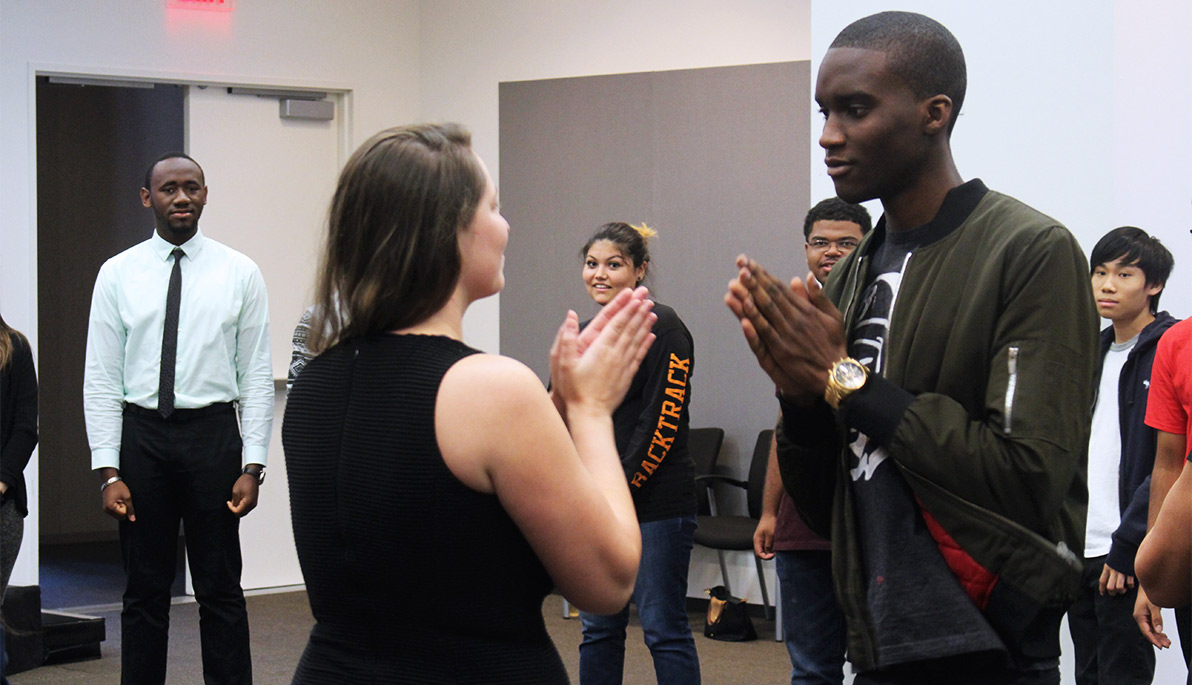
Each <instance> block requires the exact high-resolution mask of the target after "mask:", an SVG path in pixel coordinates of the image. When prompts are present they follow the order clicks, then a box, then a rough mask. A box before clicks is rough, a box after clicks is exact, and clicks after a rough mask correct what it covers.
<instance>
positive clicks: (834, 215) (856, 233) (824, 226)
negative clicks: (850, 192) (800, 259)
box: [803, 197, 872, 285]
mask: <svg viewBox="0 0 1192 685" xmlns="http://www.w3.org/2000/svg"><path fill="white" fill-rule="evenodd" d="M871 226H872V221H871V219H870V218H869V212H868V211H867V210H866V209H865V208H864V207H862V206H861V205H855V204H853V203H851V202H845V201H844V200H841V199H840V198H838V197H830V198H828V199H827V200H823V201H821V202H820V203H819V204H817V205H816V206H814V207H812V208H811V211H810V212H807V218H806V219H804V220H803V238H804V240H806V241H807V243H806V244H805V245H804V246H803V249H805V250H806V251H807V268H808V269H811V273H813V274H815V280H817V281H819V282H820V284H821V285H822V284H824V283H827V282H828V273H829V272H831V271H832V267H833V266H835V265H836V262H838V261H840V260H841V259H844V258H845V256H846V255H848V253H850V252H852V251H853V250H855V249H857V245H859V244H860V243H861V238H863V237H864V236H865V234H866V233H868V232H869V229H870V227H871Z"/></svg>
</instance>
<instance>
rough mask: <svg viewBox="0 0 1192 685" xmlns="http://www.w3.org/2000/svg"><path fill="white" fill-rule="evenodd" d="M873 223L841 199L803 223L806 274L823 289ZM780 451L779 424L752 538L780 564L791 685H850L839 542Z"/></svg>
mask: <svg viewBox="0 0 1192 685" xmlns="http://www.w3.org/2000/svg"><path fill="white" fill-rule="evenodd" d="M871 226H872V220H871V219H870V217H869V212H868V211H866V209H865V208H864V207H862V206H861V205H855V204H852V203H851V202H845V201H844V200H841V199H840V198H838V197H832V198H829V199H827V200H823V201H822V202H820V203H819V204H817V205H816V206H814V207H812V208H811V211H810V212H807V218H805V219H804V220H803V239H804V240H805V241H806V242H805V244H804V246H803V247H804V249H805V251H806V254H807V268H808V269H810V270H811V273H812V274H813V275H814V276H815V279H816V280H817V281H819V282H820V283H821V284H822V283H826V282H827V281H828V274H829V273H831V271H832V267H833V266H835V264H836V262H838V261H839V260H841V259H844V257H845V256H846V255H848V253H850V252H852V251H853V250H855V249H857V245H858V244H860V242H861V238H863V237H864V236H865V234H866V233H868V232H869V229H870V227H871ZM778 445H782V447H783V449H788V448H789V447H790V442H789V441H788V440H786V439H785V436H783V435H782V422H781V421H779V422H778V428H777V430H776V431H775V438H774V440H771V442H770V463H769V465H768V466H767V467H766V487H765V493H764V494H763V496H762V515H761V519H760V520H759V521H758V524H757V529H756V530H755V531H754V533H753V551H754V553H756V554H757V556H758V557H760V558H762V559H774V568H775V570H776V571H777V574H778V591H779V592H778V594H779V597H781V598H782V606H780V607H778V610H779V611H781V612H782V626H783V633H784V635H783V638H784V639H785V641H786V651H787V653H788V654H790V658H791V685H803V684H804V683H837V684H838V683H842V682H844V650H845V626H844V614H843V613H842V612H841V611H840V606H839V605H838V604H837V603H836V595H835V594H834V591H833V589H832V552H831V550H832V543H831V542H829V541H828V540H827V539H825V538H823V537H821V536H819V535H817V534H816V533H815V532H814V531H812V530H811V529H810V528H808V527H807V524H806V523H804V522H803V519H802V518H801V517H800V516H799V513H798V512H797V511H796V510H795V503H794V501H793V500H791V498H790V495H788V494H787V493H786V490H785V489H784V488H783V487H782V476H781V475H780V474H779V472H778Z"/></svg>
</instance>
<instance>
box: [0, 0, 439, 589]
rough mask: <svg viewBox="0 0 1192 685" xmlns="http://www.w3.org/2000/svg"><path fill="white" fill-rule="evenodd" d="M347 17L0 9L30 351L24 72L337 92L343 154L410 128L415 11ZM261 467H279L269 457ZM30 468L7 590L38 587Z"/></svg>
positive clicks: (7, 159) (55, 2) (8, 181)
mask: <svg viewBox="0 0 1192 685" xmlns="http://www.w3.org/2000/svg"><path fill="white" fill-rule="evenodd" d="M347 6H348V5H347V4H346V3H343V2H339V1H338V0H303V1H301V2H298V1H294V0H252V1H251V2H238V3H236V7H235V10H234V11H233V12H229V13H221V12H204V11H196V10H167V9H166V2H165V0H103V1H100V2H87V3H80V2H76V1H74V0H0V207H2V208H3V221H0V311H3V313H4V318H5V320H6V321H7V322H8V323H9V324H10V325H12V326H14V327H16V328H18V329H20V330H22V331H24V332H25V333H26V334H27V335H29V337H30V339H31V341H32V343H33V347H34V349H35V350H36V349H37V347H38V344H37V342H38V341H37V327H38V321H37V285H36V278H37V276H38V275H37V273H36V268H37V245H36V235H37V225H36V218H35V204H36V202H35V188H34V185H33V183H34V178H35V161H36V145H35V141H36V138H35V131H34V101H33V92H34V91H33V74H34V71H35V70H43V71H48V70H52V71H58V72H73V73H91V74H104V75H123V76H134V77H140V78H157V79H165V80H184V81H209V82H218V83H245V84H261V85H278V86H293V87H298V86H307V87H311V86H313V87H330V88H341V89H346V90H350V91H351V95H350V97H351V100H352V107H351V112H352V120H351V122H350V123H351V130H352V132H353V133H352V136H351V137H352V138H353V140H350V141H347V142H348V144H349V146H350V147H352V148H354V147H355V145H356V144H358V143H359V142H361V141H362V140H363V137H361V136H367V135H370V134H371V133H373V132H375V131H377V130H379V129H381V128H383V127H385V126H390V125H393V124H396V123H401V122H406V121H411V120H414V119H417V118H418V111H419V110H418V62H419V42H418V41H419V32H418V3H417V2H416V0H352V2H351V5H350V6H351V8H352V10H353V11H345V7H347ZM64 199H65V198H64ZM262 201H268V200H267V197H265V196H263V197H262ZM86 229H87V226H86V225H85V224H84V225H80V227H79V237H80V239H82V240H85V239H86ZM45 372H46V370H44V369H43V370H42V373H45ZM270 458H271V459H275V460H277V459H281V458H282V457H281V450H280V445H273V446H272V448H271V455H270ZM87 467H88V456H87V455H85V454H80V455H78V468H81V469H85V468H87ZM37 468H38V467H37V458H36V455H35V457H34V461H33V462H31V463H30V466H29V468H28V469H26V472H25V473H26V478H27V479H28V481H29V487H30V492H31V499H30V510H31V512H32V513H31V514H30V516H29V518H28V519H27V520H26V528H25V541H26V542H25V544H24V545H22V551H21V556H20V558H19V559H18V562H17V568H16V570H15V571H14V574H13V582H14V583H16V584H23V583H34V582H36V580H37V539H38V525H37V514H36V511H37V502H38V499H37V495H36V492H37ZM265 495H266V496H268V493H265ZM277 496H284V493H282V492H281V491H278V492H277ZM98 505H99V501H98V499H97V500H96V506H98Z"/></svg>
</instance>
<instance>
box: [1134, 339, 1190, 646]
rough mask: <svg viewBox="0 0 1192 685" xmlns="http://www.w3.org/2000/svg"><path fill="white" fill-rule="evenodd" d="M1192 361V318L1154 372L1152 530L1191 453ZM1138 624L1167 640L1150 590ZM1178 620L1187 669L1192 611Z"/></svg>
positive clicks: (1153, 637)
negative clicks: (1187, 456) (1154, 441)
mask: <svg viewBox="0 0 1192 685" xmlns="http://www.w3.org/2000/svg"><path fill="white" fill-rule="evenodd" d="M1189 362H1192V319H1185V320H1183V321H1181V322H1180V323H1177V324H1176V325H1174V326H1172V327H1171V328H1169V329H1167V332H1166V333H1164V334H1163V337H1162V338H1161V339H1160V340H1159V347H1158V349H1157V350H1156V352H1155V365H1154V367H1153V368H1152V369H1151V386H1150V392H1149V393H1148V395H1147V409H1146V425H1148V426H1150V427H1151V428H1154V429H1156V430H1158V431H1159V437H1158V442H1157V444H1156V449H1155V468H1154V471H1152V473H1151V501H1150V509H1149V514H1148V516H1147V529H1148V530H1150V529H1151V528H1152V527H1154V525H1155V519H1156V517H1158V515H1159V508H1160V507H1161V506H1162V504H1163V500H1164V498H1166V497H1167V493H1168V491H1170V490H1171V487H1172V485H1173V484H1174V483H1175V481H1176V479H1177V478H1178V477H1179V475H1180V471H1181V470H1182V469H1183V467H1184V461H1185V455H1187V454H1188V434H1189V432H1192V363H1189ZM1134 619H1135V620H1136V621H1138V626H1139V628H1140V629H1141V630H1142V633H1143V635H1146V636H1147V638H1148V639H1149V640H1150V641H1151V642H1152V643H1154V644H1156V645H1158V644H1160V643H1161V641H1164V640H1166V636H1165V635H1164V634H1163V619H1162V617H1161V616H1160V614H1159V612H1158V611H1157V610H1155V608H1154V605H1153V604H1151V603H1150V601H1149V600H1148V599H1147V595H1146V587H1145V586H1144V587H1143V588H1142V589H1141V590H1139V592H1138V599H1137V600H1135V604H1134ZM1175 619H1176V628H1177V629H1178V630H1179V634H1180V647H1182V648H1183V651H1184V663H1185V664H1187V663H1188V662H1189V659H1190V658H1192V607H1190V606H1187V605H1185V606H1183V607H1179V608H1177V609H1176V611H1175ZM1168 642H1170V641H1168Z"/></svg>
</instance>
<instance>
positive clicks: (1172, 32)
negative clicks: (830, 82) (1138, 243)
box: [811, 0, 1192, 318]
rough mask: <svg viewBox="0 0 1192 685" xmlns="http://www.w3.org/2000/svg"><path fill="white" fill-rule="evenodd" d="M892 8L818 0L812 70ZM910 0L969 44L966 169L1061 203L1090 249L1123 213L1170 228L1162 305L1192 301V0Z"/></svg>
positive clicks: (818, 192)
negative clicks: (842, 35)
mask: <svg viewBox="0 0 1192 685" xmlns="http://www.w3.org/2000/svg"><path fill="white" fill-rule="evenodd" d="M887 9H891V6H890V4H889V3H888V2H882V1H881V0H855V1H854V2H849V3H838V2H827V1H825V2H816V3H814V4H813V6H812V10H811V27H812V35H811V43H812V50H811V53H812V57H811V60H812V64H811V69H812V74H813V82H814V74H816V73H817V72H818V70H819V64H820V60H821V59H822V58H823V55H824V53H825V52H826V51H827V49H828V46H829V45H830V44H831V42H832V39H833V38H835V37H836V34H837V33H839V31H840V30H841V29H842V28H844V27H845V26H846V25H848V24H849V23H850V22H852V21H854V20H856V19H859V18H861V17H863V16H866V15H868V14H871V13H873V12H879V11H883V10H887ZM898 9H902V10H907V11H913V12H921V13H923V14H926V15H928V16H930V17H932V18H934V19H937V20H939V21H940V22H941V23H943V24H944V25H945V26H947V27H948V28H949V29H950V30H951V31H952V32H953V33H954V34H955V35H956V37H957V39H958V40H959V41H960V44H961V46H962V47H963V48H964V52H965V57H966V60H967V63H968V77H969V78H968V83H969V85H968V94H967V96H966V98H965V102H964V106H963V109H962V111H961V114H960V119H959V120H958V121H957V124H956V130H955V132H954V134H953V136H952V142H953V150H954V152H955V155H956V162H957V165H958V166H959V168H960V173H961V175H963V176H964V177H965V178H966V179H968V178H973V177H980V178H981V179H983V180H984V181H985V183H986V184H987V185H989V187H991V188H994V189H997V190H1000V191H1002V192H1005V193H1008V194H1010V195H1013V196H1015V197H1017V198H1019V199H1021V200H1023V201H1024V202H1026V203H1028V204H1030V205H1032V206H1034V207H1035V208H1037V209H1039V210H1040V211H1043V212H1045V213H1047V214H1049V215H1051V216H1053V217H1055V218H1056V219H1058V220H1059V221H1061V222H1062V223H1063V224H1064V225H1066V226H1067V227H1068V228H1069V229H1071V230H1072V232H1073V233H1075V234H1076V237H1077V239H1078V240H1079V241H1080V245H1081V247H1083V248H1084V250H1085V253H1086V254H1087V253H1088V252H1089V251H1090V250H1092V247H1093V245H1094V244H1096V242H1097V240H1098V239H1099V238H1100V237H1101V236H1102V235H1104V234H1105V233H1106V232H1108V231H1109V230H1110V229H1111V228H1114V227H1117V226H1120V225H1124V224H1131V225H1136V226H1141V227H1142V228H1144V229H1146V230H1147V231H1149V232H1150V233H1152V234H1153V235H1157V236H1158V237H1159V238H1161V239H1162V240H1163V242H1164V244H1166V245H1167V246H1168V248H1169V249H1170V250H1171V251H1172V253H1173V254H1174V255H1175V259H1176V267H1175V271H1174V273H1173V277H1172V279H1171V280H1170V281H1169V282H1168V288H1167V293H1166V294H1165V295H1164V297H1163V301H1162V305H1163V307H1164V308H1166V309H1168V310H1169V311H1171V313H1172V314H1173V315H1175V316H1177V317H1181V318H1183V317H1187V316H1189V315H1192V250H1190V249H1189V248H1190V247H1192V237H1190V236H1189V233H1188V229H1189V228H1192V166H1190V165H1189V163H1188V160H1189V159H1192V127H1190V126H1188V124H1187V121H1186V120H1185V118H1182V117H1180V116H1179V115H1176V116H1174V117H1171V118H1168V117H1166V116H1164V114H1165V113H1167V112H1186V111H1188V110H1189V107H1192V90H1189V88H1188V87H1187V84H1188V83H1192V48H1190V47H1189V46H1188V42H1187V40H1186V37H1187V36H1188V35H1189V32H1190V31H1192V4H1189V3H1188V2H1187V1H1186V0H1143V1H1134V0H1048V1H1046V2H1039V1H1038V0H1006V1H1005V2H998V3H976V4H975V3H958V2H951V1H949V0H911V1H909V2H904V3H902V4H901V5H900V6H899V7H898ZM813 88H814V85H813ZM813 128H815V130H814V131H813V132H812V140H813V141H816V140H818V138H819V130H818V129H819V127H818V125H817V126H815V127H813ZM822 153H823V150H822V149H821V148H819V146H818V144H817V145H814V146H813V149H812V160H811V165H812V188H811V197H812V200H813V201H815V199H816V198H820V197H826V196H829V195H831V194H832V193H833V190H832V183H831V181H830V180H829V179H828V177H827V175H826V174H825V173H824V167H823V154H822ZM874 209H875V210H876V211H875V212H874V216H875V217H876V216H877V214H878V213H880V206H877V205H876V204H875V205H874Z"/></svg>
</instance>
